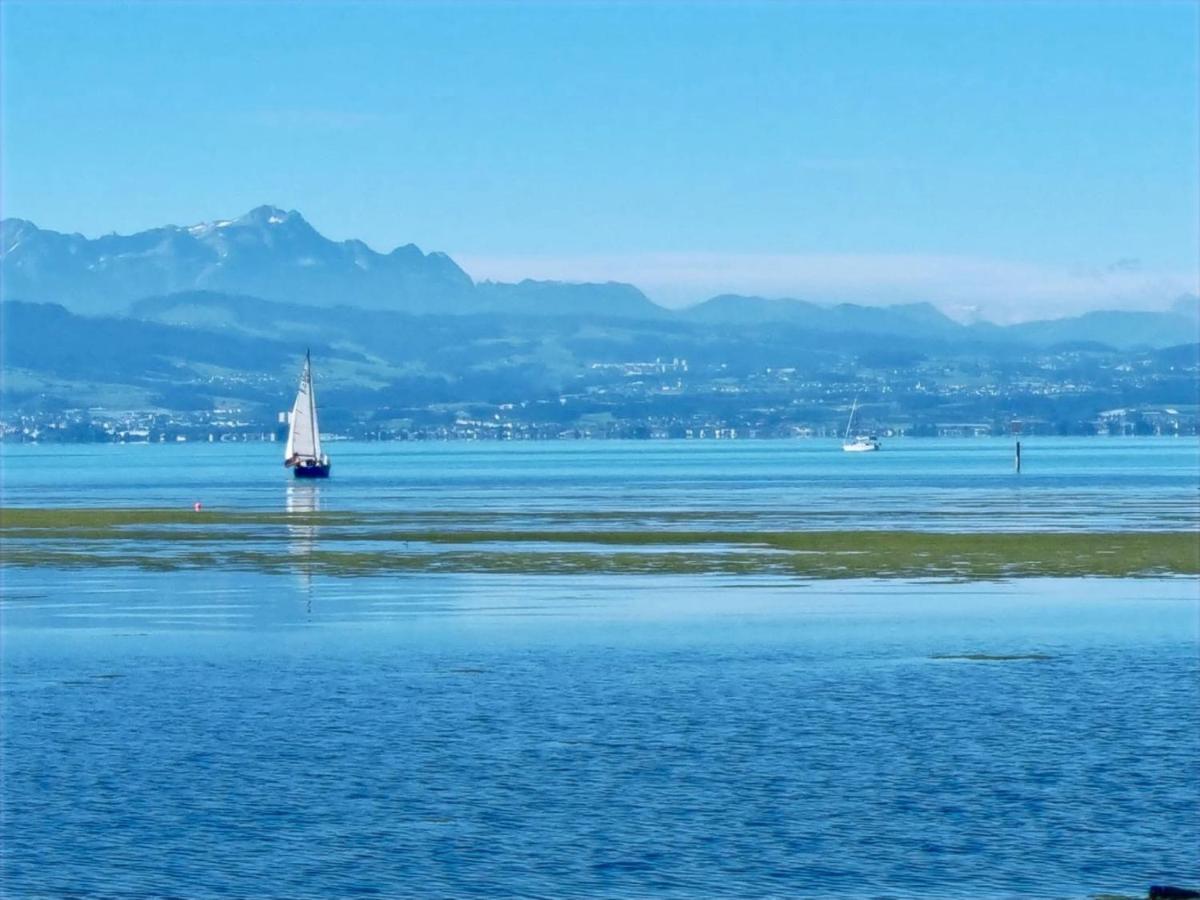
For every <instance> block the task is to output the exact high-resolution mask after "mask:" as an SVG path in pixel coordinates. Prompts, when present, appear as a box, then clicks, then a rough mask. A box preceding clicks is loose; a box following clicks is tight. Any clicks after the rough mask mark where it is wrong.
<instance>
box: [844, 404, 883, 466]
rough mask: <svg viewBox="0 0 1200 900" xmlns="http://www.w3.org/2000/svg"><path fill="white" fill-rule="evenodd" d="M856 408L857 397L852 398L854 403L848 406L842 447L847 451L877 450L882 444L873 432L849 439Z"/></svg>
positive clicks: (868, 451)
mask: <svg viewBox="0 0 1200 900" xmlns="http://www.w3.org/2000/svg"><path fill="white" fill-rule="evenodd" d="M857 409H858V398H857V397H855V398H854V404H853V405H852V406H851V407H850V420H849V421H848V422H846V436H845V437H844V438H842V449H843V450H845V451H846V452H847V453H870V452H871V451H873V450H878V449H880V447H881V446H882V445H881V444H880V443H879V438H877V437H875V435H873V434H858V435H855V436H854V439H853V440H851V439H850V429H851V428H853V427H854V413H855V411H856V410H857Z"/></svg>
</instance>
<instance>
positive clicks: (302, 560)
mask: <svg viewBox="0 0 1200 900" xmlns="http://www.w3.org/2000/svg"><path fill="white" fill-rule="evenodd" d="M285 508H286V509H287V512H288V523H287V532H288V554H289V556H291V557H292V560H293V562H294V563H295V570H296V571H297V572H298V573H299V575H300V583H301V585H302V587H303V588H304V593H305V596H306V598H307V601H306V604H305V612H307V613H309V614H310V615H311V614H312V594H313V570H314V568H315V566H316V564H315V562H314V561H313V551H314V550H316V548H317V522H316V516H314V515H311V514H312V513H319V512H320V511H321V488H320V487H319V486H318V485H316V484H313V483H312V482H307V481H300V482H293V483H291V484H289V485H288V486H287V495H286V500H285Z"/></svg>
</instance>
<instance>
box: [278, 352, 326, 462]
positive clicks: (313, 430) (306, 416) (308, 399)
mask: <svg viewBox="0 0 1200 900" xmlns="http://www.w3.org/2000/svg"><path fill="white" fill-rule="evenodd" d="M296 457H299V458H301V459H316V460H319V459H320V458H321V432H320V429H319V428H318V426H317V397H316V393H315V392H314V390H313V383H312V367H311V365H310V364H309V360H308V355H307V354H305V357H304V371H303V372H302V373H301V374H300V389H299V390H298V391H296V402H295V403H294V404H292V415H291V417H290V418H289V423H288V439H287V446H286V447H285V448H284V450H283V458H284V460H285V461H287V460H291V459H294V458H296Z"/></svg>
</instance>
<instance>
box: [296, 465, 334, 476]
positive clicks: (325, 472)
mask: <svg viewBox="0 0 1200 900" xmlns="http://www.w3.org/2000/svg"><path fill="white" fill-rule="evenodd" d="M332 468H333V463H326V464H325V465H321V464H320V463H314V464H313V465H311V466H305V465H299V466H296V467H294V468H293V469H292V474H293V475H295V476H296V477H297V478H328V477H329V470H330V469H332Z"/></svg>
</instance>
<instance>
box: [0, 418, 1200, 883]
mask: <svg viewBox="0 0 1200 900" xmlns="http://www.w3.org/2000/svg"><path fill="white" fill-rule="evenodd" d="M330 449H331V451H332V452H333V454H334V458H335V464H334V478H333V479H332V480H330V482H328V483H327V484H322V485H317V486H297V485H294V484H292V483H291V482H290V479H289V478H288V477H287V473H286V472H285V471H284V470H283V468H282V466H281V465H279V459H278V456H279V450H280V448H279V447H277V446H271V445H240V444H239V445H212V446H207V445H202V446H198V445H184V446H130V447H108V446H105V447H96V446H80V447H4V448H3V493H4V503H5V505H8V506H47V505H58V506H155V507H167V508H174V507H181V508H190V506H191V504H192V503H193V502H195V501H197V500H199V501H202V502H203V503H204V504H205V506H206V507H208V508H217V509H220V508H239V509H241V508H245V509H263V510H285V509H288V508H292V509H312V508H320V509H330V510H338V509H343V510H383V511H389V512H404V513H411V514H412V515H413V516H414V517H416V518H421V517H425V518H430V519H438V520H439V521H442V520H447V519H448V520H452V521H454V522H456V523H459V524H462V525H469V524H470V523H471V522H472V521H474V520H475V519H477V518H478V517H480V516H483V517H487V518H488V521H489V524H493V523H495V522H496V521H503V522H505V523H507V524H508V525H510V526H512V527H516V528H523V527H528V528H539V527H540V528H545V527H547V526H546V523H547V522H550V523H552V527H555V528H557V527H595V526H596V524H597V523H598V522H599V523H614V522H615V523H617V525H618V527H622V528H627V527H638V526H642V525H656V524H661V523H667V524H668V525H670V527H686V528H702V527H706V524H707V523H708V522H719V523H720V527H722V528H760V527H772V528H776V527H778V528H913V529H926V530H929V529H936V530H970V529H975V530H1044V531H1055V530H1078V529H1092V530H1095V529H1101V530H1108V529H1132V530H1150V529H1155V530H1162V529H1170V530H1195V529H1196V528H1197V523H1198V521H1200V516H1198V512H1197V505H1198V498H1200V467H1198V463H1197V459H1198V457H1197V444H1196V442H1195V441H1190V442H1189V441H1172V440H1119V441H1118V440H1104V439H1094V440H1063V441H1053V440H1040V439H1039V440H1030V441H1027V442H1026V443H1025V471H1024V472H1023V473H1022V474H1021V475H1020V476H1019V477H1018V476H1015V475H1013V473H1012V472H1011V445H1010V444H1009V443H1008V442H1005V441H977V442H949V441H936V442H935V441H930V442H920V441H910V442H900V441H895V442H890V443H889V445H888V447H887V449H885V451H884V452H883V453H880V454H875V455H867V456H865V457H862V456H851V455H850V454H842V453H841V452H840V451H839V450H838V448H837V446H836V444H833V443H824V442H786V443H750V442H740V443H724V444H721V443H711V444H701V443H694V444H693V443H683V442H679V443H666V444H616V443H613V444H605V443H578V444H566V443H556V444H533V445H447V444H436V445H435V444H429V445H399V444H365V445H351V444H334V445H332V446H331V448H330ZM316 539H317V540H319V536H318V537H317V538H316ZM1046 539H1047V540H1053V536H1052V535H1049V534H1048V535H1047V538H1046ZM0 616H2V619H0V623H2V625H3V629H2V632H0V634H2V642H3V643H2V647H0V650H2V651H3V660H2V666H3V668H2V670H0V674H2V676H3V678H2V683H0V696H2V700H3V705H2V715H3V720H2V724H3V748H2V749H3V756H2V758H0V765H2V774H3V788H2V791H3V805H2V807H0V824H2V827H3V859H2V865H3V882H2V885H3V891H2V893H3V896H5V897H42V896H50V897H60V896H80V897H126V896H144V897H165V896H180V897H189V898H190V897H331V896H351V895H360V894H361V895H379V896H389V897H391V896H412V897H429V896H487V897H493V896H522V897H593V896H598V897H614V896H621V897H645V896H664V897H718V896H721V897H795V896H814V897H823V896H870V897H882V896H888V897H914V898H915V897H944V898H952V897H954V898H957V897H963V896H979V897H1080V898H1082V897H1088V896H1090V895H1092V894H1096V893H1101V892H1107V893H1118V894H1122V893H1123V894H1128V895H1131V896H1137V895H1141V896H1144V895H1145V892H1146V889H1147V887H1148V886H1149V884H1151V883H1163V882H1166V883H1176V884H1191V885H1193V886H1194V885H1197V884H1200V854H1198V853H1197V848H1198V847H1200V815H1198V813H1197V809H1198V808H1200V661H1198V654H1197V647H1198V646H1200V643H1198V641H1200V634H1198V628H1200V584H1198V583H1197V581H1196V579H1192V578H1157V579H1017V580H1012V581H1003V582H973V583H961V582H950V581H902V580H877V579H859V580H844V581H807V580H804V579H797V578H788V577H783V576H760V577H732V576H715V575H713V576H694V575H688V576H684V575H674V576H651V575H621V576H611V575H609V576H604V577H599V576H594V575H586V576H585V575H579V576H558V575H539V576H529V575H515V574H514V575H485V574H470V573H454V572H447V573H440V574H418V573H409V574H392V575H387V576H367V577H346V578H339V577H333V576H327V575H314V574H311V573H305V572H303V571H297V572H294V573H291V574H262V573H253V572H242V571H220V570H188V571H178V572H155V571H146V570H141V569H86V568H76V569H70V570H59V569H52V568H42V567H33V568H23V567H15V566H11V565H7V566H4V567H2V568H0ZM979 655H987V656H1001V657H1005V656H1007V657H1024V658H1010V659H981V658H978V656H979Z"/></svg>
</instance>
